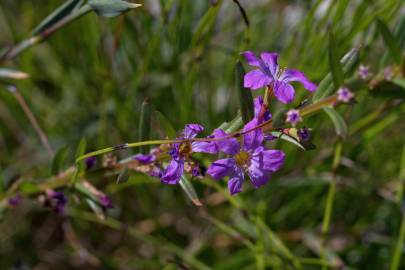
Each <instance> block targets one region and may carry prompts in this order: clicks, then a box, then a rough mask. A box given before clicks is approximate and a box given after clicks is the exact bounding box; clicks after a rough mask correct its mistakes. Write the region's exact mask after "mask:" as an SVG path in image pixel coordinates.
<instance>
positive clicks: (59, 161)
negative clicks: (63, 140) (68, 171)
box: [51, 145, 69, 175]
mask: <svg viewBox="0 0 405 270" xmlns="http://www.w3.org/2000/svg"><path fill="white" fill-rule="evenodd" d="M68 150H69V148H68V146H67V145H66V146H64V147H62V148H60V149H59V150H58V152H56V154H55V156H54V158H53V160H52V165H51V174H52V175H55V174H58V173H59V172H60V171H61V170H62V168H63V165H64V163H65V160H66V157H67V153H68Z"/></svg>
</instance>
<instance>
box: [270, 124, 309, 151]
mask: <svg viewBox="0 0 405 270" xmlns="http://www.w3.org/2000/svg"><path fill="white" fill-rule="evenodd" d="M271 135H273V136H274V137H277V138H279V139H282V140H284V141H287V142H290V143H292V144H294V145H295V146H298V147H299V148H301V149H302V150H313V149H315V148H316V146H315V145H314V144H312V143H311V141H310V140H307V141H302V140H301V139H300V138H299V136H298V130H297V129H296V128H290V129H288V134H287V133H286V132H282V131H272V132H271Z"/></svg>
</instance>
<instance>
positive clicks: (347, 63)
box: [312, 48, 359, 102]
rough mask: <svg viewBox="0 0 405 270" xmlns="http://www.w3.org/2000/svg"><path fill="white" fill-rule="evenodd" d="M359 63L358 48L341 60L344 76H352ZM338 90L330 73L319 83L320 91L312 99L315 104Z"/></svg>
mask: <svg viewBox="0 0 405 270" xmlns="http://www.w3.org/2000/svg"><path fill="white" fill-rule="evenodd" d="M358 61H359V50H358V49H357V48H353V49H351V50H350V51H349V52H348V53H346V54H345V56H343V58H342V59H340V64H341V65H342V67H343V74H344V76H345V77H347V76H348V75H349V74H351V73H352V72H353V70H354V68H355V67H356V66H357V64H358ZM335 90H336V88H335V86H334V84H333V78H332V73H328V74H327V75H326V76H325V78H324V79H323V80H322V81H321V82H320V83H319V86H318V89H317V90H316V92H315V94H314V96H313V97H312V101H313V102H317V101H319V100H321V99H322V98H324V97H327V96H329V95H330V94H332V93H333V92H334V91H335Z"/></svg>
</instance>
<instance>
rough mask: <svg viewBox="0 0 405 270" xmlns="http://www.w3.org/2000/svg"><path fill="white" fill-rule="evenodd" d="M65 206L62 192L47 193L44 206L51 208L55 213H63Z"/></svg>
mask: <svg viewBox="0 0 405 270" xmlns="http://www.w3.org/2000/svg"><path fill="white" fill-rule="evenodd" d="M66 204H67V198H66V196H65V194H64V193H63V192H60V191H53V190H50V191H47V192H46V199H45V201H44V206H46V207H49V208H52V209H53V211H55V212H56V213H63V212H64V210H65V206H66Z"/></svg>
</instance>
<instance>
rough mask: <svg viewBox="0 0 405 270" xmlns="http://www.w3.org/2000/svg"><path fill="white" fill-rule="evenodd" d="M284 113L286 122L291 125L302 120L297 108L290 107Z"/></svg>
mask: <svg viewBox="0 0 405 270" xmlns="http://www.w3.org/2000/svg"><path fill="white" fill-rule="evenodd" d="M286 115H287V119H286V122H288V123H291V125H293V126H295V125H296V124H298V123H299V122H301V121H302V118H301V115H300V111H299V110H295V109H291V110H289V111H288V112H287V114H286Z"/></svg>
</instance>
